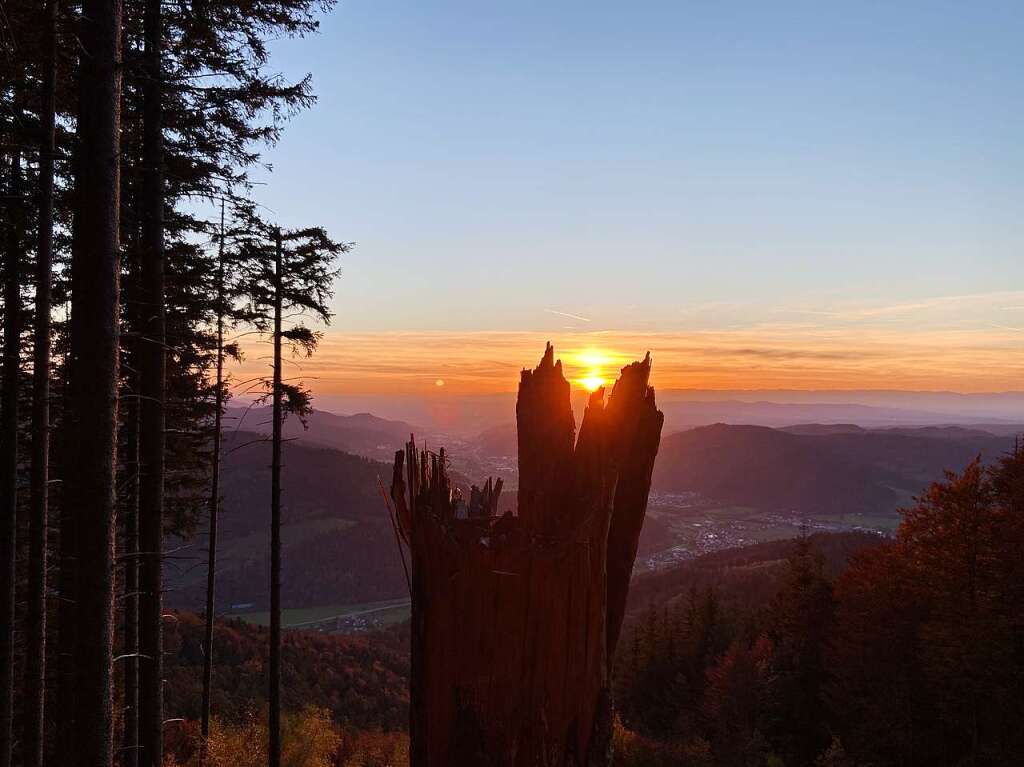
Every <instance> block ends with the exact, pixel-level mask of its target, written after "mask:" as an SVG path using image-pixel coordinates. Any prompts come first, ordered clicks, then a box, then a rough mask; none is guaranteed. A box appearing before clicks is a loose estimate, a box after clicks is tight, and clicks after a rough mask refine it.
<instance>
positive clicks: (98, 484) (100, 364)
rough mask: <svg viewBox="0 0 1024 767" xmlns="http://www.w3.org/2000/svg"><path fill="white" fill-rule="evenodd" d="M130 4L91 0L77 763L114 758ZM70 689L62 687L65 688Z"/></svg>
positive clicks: (77, 377)
mask: <svg viewBox="0 0 1024 767" xmlns="http://www.w3.org/2000/svg"><path fill="white" fill-rule="evenodd" d="M120 40H121V4H120V2H119V1H118V0H85V2H84V4H83V6H82V19H81V25H80V29H79V37H78V41H79V45H80V49H81V57H80V66H79V70H80V71H79V108H78V145H77V152H76V158H75V176H76V177H75V217H74V231H73V242H72V267H71V272H72V275H71V296H72V298H71V339H70V359H69V368H70V369H69V374H68V375H69V382H68V383H69V385H68V400H67V419H68V431H69V435H68V444H67V464H66V488H67V489H66V493H65V495H64V498H65V503H66V504H67V505H68V506H70V505H72V504H73V505H74V514H75V517H76V520H75V521H76V523H75V525H74V541H75V546H76V551H75V554H76V561H77V567H76V568H75V581H76V584H75V585H76V588H75V600H76V610H75V614H76V626H75V630H76V642H75V645H76V647H75V650H76V652H75V657H74V669H75V679H76V684H75V685H74V696H75V701H74V728H73V735H74V743H73V747H72V749H71V750H70V752H69V753H70V754H71V755H72V756H73V758H74V761H75V763H77V764H83V765H89V767H107V765H110V764H111V757H112V749H113V717H112V706H111V697H112V695H111V693H112V685H111V651H112V649H113V596H114V577H113V576H114V567H113V565H114V531H115V517H116V506H115V470H116V465H117V383H118V366H119V360H118V354H119V327H118V320H119V301H120V297H119V292H120V284H119V275H120V263H119V248H118V227H119V215H120V210H119V208H120V204H119V195H120V183H119V173H120V160H119V152H120V146H119V133H120V90H121V62H120V47H121V46H120ZM66 692H68V691H62V694H65V693H66Z"/></svg>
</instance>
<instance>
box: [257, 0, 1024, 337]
mask: <svg viewBox="0 0 1024 767" xmlns="http://www.w3.org/2000/svg"><path fill="white" fill-rule="evenodd" d="M1022 39H1024V3H1020V2H1015V3H995V2H987V3H986V2H981V3H964V2H955V3H954V2H900V3H882V2H847V3H839V2H830V3H820V2H818V3H812V2H805V3H793V2H790V3H786V2H763V1H762V2H714V3H709V2H662V1H660V0H657V1H655V0H647V1H642V0H641V1H639V2H631V3H624V2H619V3H611V2H605V1H604V0H591V1H590V2H579V1H577V0H561V1H557V2H556V1H552V0H549V1H548V2H534V1H531V0H521V1H520V2H497V1H494V0H478V1H477V2H468V1H456V0H435V1H434V2H422V1H421V2H413V1H412V0H373V1H372V2H370V0H345V1H343V2H341V3H339V4H338V6H337V7H336V8H335V9H334V11H333V12H332V13H331V14H330V15H329V16H327V17H325V19H324V21H323V24H322V31H321V34H320V35H319V36H318V37H316V38H313V39H311V40H306V41H301V42H296V41H283V42H281V43H279V44H277V45H276V46H275V59H274V61H275V64H276V65H277V66H279V67H280V69H281V71H282V72H284V73H285V74H286V75H289V76H298V75H301V74H302V73H304V72H307V71H308V72H311V73H312V75H313V81H314V85H315V89H316V91H317V93H318V95H319V102H318V104H317V105H316V106H315V107H314V108H313V109H312V110H310V111H309V112H306V113H304V114H302V115H300V116H299V117H297V118H296V119H295V120H294V121H293V123H292V124H291V125H290V127H289V128H288V129H287V130H286V132H285V135H284V139H283V141H282V142H281V144H280V145H279V146H278V147H276V148H274V149H273V150H272V151H270V152H269V154H268V159H269V160H270V161H271V162H272V163H273V164H274V171H273V173H272V174H271V175H270V177H269V178H268V179H267V180H269V181H270V184H269V185H268V186H267V187H265V188H263V189H261V191H260V198H261V200H262V201H263V202H264V203H265V204H266V205H268V206H269V207H270V208H272V209H273V210H274V211H275V212H276V213H277V215H278V216H279V218H280V220H281V222H282V223H284V224H286V225H299V224H309V223H322V224H325V225H326V226H327V227H328V228H329V229H330V231H331V232H332V233H333V234H334V235H335V236H336V237H338V238H341V239H346V240H354V241H356V242H357V243H358V244H357V248H356V249H355V251H354V252H353V253H352V254H351V255H349V256H347V257H346V259H345V265H344V276H343V278H342V280H341V281H340V283H339V285H338V292H337V298H336V301H335V308H336V310H337V318H336V327H337V328H338V331H339V332H345V331H352V332H356V331H358V332H376V331H396V330H409V329H414V328H415V329H419V330H432V331H448V332H455V333H457V332H463V331H477V330H509V331H511V330H515V331H537V332H540V333H544V332H552V333H553V332H556V331H561V330H569V329H573V330H605V331H623V332H625V331H644V332H647V331H657V332H679V333H685V332H688V331H700V330H722V331H728V330H735V329H743V330H745V331H746V330H756V328H758V327H761V326H765V325H770V326H772V327H776V328H777V327H780V326H782V325H784V324H786V323H790V324H794V325H800V326H801V327H804V328H806V327H807V325H808V323H809V322H812V320H811V319H809V318H817V319H813V324H815V325H817V326H821V327H824V328H826V329H835V328H836V327H843V328H848V329H850V331H851V332H855V331H857V329H858V328H860V327H861V326H862V325H863V323H868V326H869V327H870V328H873V329H877V328H878V327H879V326H880V325H881V326H884V327H885V328H888V329H896V328H901V329H903V330H905V331H906V332H908V333H910V332H917V331H919V330H945V331H950V330H967V331H972V332H974V331H976V332H978V333H983V332H987V331H989V330H991V329H992V328H993V327H997V326H1000V325H1006V326H1012V327H1017V326H1024V295H1017V291H1018V289H1021V288H1024V216H1022V211H1024V140H1022V137H1024V98H1022V96H1024V90H1022V84H1024V74H1022V73H1024V45H1021V40H1022ZM963 296H967V297H970V303H971V309H970V311H966V312H965V311H963V306H962V304H961V302H960V301H959V299H958V297H963ZM989 296H992V298H991V300H989V298H988V297H989ZM947 299H952V301H951V302H950V301H948V300H947ZM915 305H922V306H925V307H927V308H926V309H924V310H922V311H916V310H913V309H911V310H906V309H902V310H901V309H900V307H913V306H915ZM1018 306H1019V307H1020V309H1018V308H1014V307H1018ZM892 307H896V308H897V309H896V311H895V312H892V311H891V308H892ZM555 312H562V313H564V314H573V315H577V316H578V317H582V318H586V319H587V320H589V322H586V323H584V322H583V320H576V319H572V318H569V317H565V316H564V315H563V314H556V313H555ZM1021 340H1024V336H1022V337H1021Z"/></svg>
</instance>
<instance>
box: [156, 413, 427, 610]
mask: <svg viewBox="0 0 1024 767" xmlns="http://www.w3.org/2000/svg"><path fill="white" fill-rule="evenodd" d="M283 463H284V467H283V471H282V487H283V519H284V524H283V528H282V539H283V546H284V550H283V555H282V560H283V572H282V599H283V601H284V604H285V605H286V606H288V607H302V606H308V605H323V604H350V603H360V602H370V601H376V600H381V599H391V598H395V597H402V596H406V595H407V588H406V584H405V579H404V576H403V574H402V566H401V561H400V559H399V557H398V549H397V547H396V543H395V535H394V531H393V529H392V527H391V523H390V521H389V520H388V514H387V509H386V507H385V505H384V501H383V499H382V498H381V494H380V488H379V486H378V484H377V479H378V477H388V476H390V472H391V467H390V466H386V465H384V464H382V463H378V462H376V461H371V460H368V459H366V458H362V457H359V456H355V455H350V454H348V453H343V452H341V451H338V450H331V449H328V448H322V447H316V446H312V445H309V444H306V443H300V442H286V443H285V444H284V446H283ZM269 466H270V444H269V443H268V442H266V441H263V440H262V439H261V437H260V435H258V434H254V433H251V432H233V433H230V434H229V435H227V439H226V441H225V459H224V470H223V480H222V483H223V484H222V487H223V491H222V497H223V499H224V501H223V503H224V505H223V512H222V514H221V522H220V545H219V549H220V551H219V558H218V573H217V591H218V604H219V605H220V606H221V609H222V610H230V609H231V606H232V605H238V604H252V605H253V606H254V607H263V608H265V606H266V600H267V594H268V591H267V588H268V586H267V583H268V572H269V565H268V562H269V559H268V536H267V531H268V530H269V529H270V509H269V498H270V469H269ZM204 543H205V541H203V540H197V541H196V542H194V543H193V545H192V546H190V547H186V548H184V549H183V550H182V551H181V552H180V553H179V554H178V555H176V558H175V562H176V563H177V564H178V565H179V566H178V567H177V568H175V569H176V570H177V572H176V573H172V574H170V576H169V585H170V587H171V591H170V592H169V594H168V601H169V602H170V603H171V604H172V605H175V606H178V607H185V608H197V607H198V606H200V605H201V604H202V603H203V599H204V596H203V595H204V594H205V586H206V583H205V569H204V568H203V567H202V566H201V564H202V562H203V561H205V556H206V554H205V551H204V550H203V547H204Z"/></svg>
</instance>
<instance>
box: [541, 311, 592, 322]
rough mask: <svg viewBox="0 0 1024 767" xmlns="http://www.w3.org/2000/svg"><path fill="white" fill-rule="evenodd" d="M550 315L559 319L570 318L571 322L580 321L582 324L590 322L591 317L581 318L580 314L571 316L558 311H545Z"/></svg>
mask: <svg viewBox="0 0 1024 767" xmlns="http://www.w3.org/2000/svg"><path fill="white" fill-rule="evenodd" d="M544 311H546V312H547V313H548V314H557V315H558V316H559V317H568V318H569V319H570V320H579V321H580V322H590V318H589V317H581V316H580V315H578V314H569V312H560V311H558V310H557V309H545V310H544Z"/></svg>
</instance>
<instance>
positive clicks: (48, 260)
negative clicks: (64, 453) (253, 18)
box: [23, 0, 57, 767]
mask: <svg viewBox="0 0 1024 767" xmlns="http://www.w3.org/2000/svg"><path fill="white" fill-rule="evenodd" d="M44 24H45V28H46V35H45V43H44V45H45V50H44V52H43V93H42V107H41V115H40V118H41V119H40V122H41V134H40V140H39V222H38V234H37V237H38V239H37V250H36V275H35V277H36V293H35V327H34V328H33V354H32V447H31V450H32V456H31V467H30V470H29V471H30V477H29V544H28V545H29V550H28V595H27V599H26V608H25V704H24V708H25V712H24V735H23V741H24V743H23V750H24V755H25V756H24V760H25V767H41V765H42V763H43V727H44V718H43V714H44V704H45V680H46V525H47V518H48V512H49V508H48V507H49V481H50V477H49V474H50V304H51V300H50V282H51V279H52V274H51V273H52V271H53V151H54V123H55V103H56V102H55V98H56V78H57V0H47V3H46V17H45V19H44Z"/></svg>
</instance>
